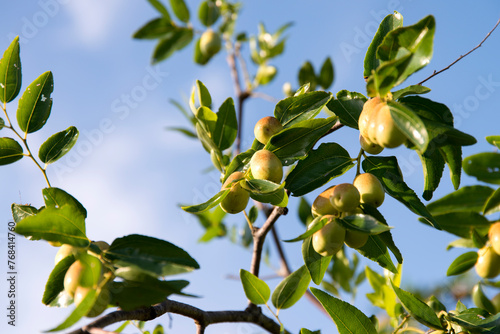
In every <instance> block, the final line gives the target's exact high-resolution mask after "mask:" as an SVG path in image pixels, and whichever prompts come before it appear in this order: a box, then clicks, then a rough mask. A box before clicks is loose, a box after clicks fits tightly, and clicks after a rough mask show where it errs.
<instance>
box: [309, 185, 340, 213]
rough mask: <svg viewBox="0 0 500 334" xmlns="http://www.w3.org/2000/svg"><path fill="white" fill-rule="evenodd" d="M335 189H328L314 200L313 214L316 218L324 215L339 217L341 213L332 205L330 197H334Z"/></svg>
mask: <svg viewBox="0 0 500 334" xmlns="http://www.w3.org/2000/svg"><path fill="white" fill-rule="evenodd" d="M333 188H335V186H333V187H330V188H328V189H326V190H325V191H323V192H322V193H321V194H319V195H318V197H316V199H315V200H314V202H313V204H312V205H311V212H312V215H313V216H314V217H316V216H324V215H334V216H338V215H339V211H338V210H337V209H336V208H335V207H334V206H333V205H332V202H331V201H330V197H332V195H333Z"/></svg>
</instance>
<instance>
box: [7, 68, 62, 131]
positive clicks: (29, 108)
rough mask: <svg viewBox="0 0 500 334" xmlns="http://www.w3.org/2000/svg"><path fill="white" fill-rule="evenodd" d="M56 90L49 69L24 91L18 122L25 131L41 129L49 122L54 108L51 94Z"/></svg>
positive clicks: (18, 109) (18, 111)
mask: <svg viewBox="0 0 500 334" xmlns="http://www.w3.org/2000/svg"><path fill="white" fill-rule="evenodd" d="M53 90H54V78H53V76H52V72H50V71H48V72H45V73H43V74H42V75H40V76H39V77H38V78H36V79H35V81H33V82H32V83H31V84H30V85H29V86H28V88H26V90H25V91H24V93H23V95H22V96H21V99H19V104H18V107H17V114H16V116H17V124H19V127H20V128H21V130H22V131H23V132H25V133H32V132H35V131H38V130H40V129H41V128H42V127H43V126H44V125H45V122H47V119H48V118H49V116H50V110H51V108H52V98H51V97H50V94H52V91H53Z"/></svg>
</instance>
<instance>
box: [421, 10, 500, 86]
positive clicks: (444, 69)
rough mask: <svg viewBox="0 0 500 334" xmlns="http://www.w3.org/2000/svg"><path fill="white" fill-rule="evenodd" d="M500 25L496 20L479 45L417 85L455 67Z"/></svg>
mask: <svg viewBox="0 0 500 334" xmlns="http://www.w3.org/2000/svg"><path fill="white" fill-rule="evenodd" d="M499 24H500V19H498V21H497V23H496V24H495V26H494V27H493V29H491V30H490V32H489V33H488V34H486V36H485V37H484V38H483V40H482V41H481V43H479V44H478V45H477V46H476V47H475V48H473V49H472V50H470V51H469V52H467V53H466V54H464V55H461V56H460V57H458V58H457V59H456V60H455V61H454V62H453V63H451V64H450V65H448V66H447V67H445V68H443V69H442V70H439V71H437V72H436V71H434V73H432V75H430V76H429V77H428V78H427V79H425V80H423V81H420V82H419V83H418V84H417V85H422V84H423V83H424V82H426V81H427V80H429V79H430V78H432V77H434V76H436V75H438V74H439V73H441V72H444V71H446V70H447V69H449V68H450V67H452V66H453V65H455V64H456V63H458V62H459V61H460V60H462V59H463V58H465V57H467V56H468V55H469V54H471V53H472V52H474V51H475V50H476V49H479V48H480V47H481V46H482V45H483V43H484V42H485V41H486V40H487V39H488V37H490V35H491V33H492V32H493V31H495V29H496V28H497V27H498V25H499Z"/></svg>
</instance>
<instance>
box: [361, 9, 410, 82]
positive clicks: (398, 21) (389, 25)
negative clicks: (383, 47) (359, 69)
mask: <svg viewBox="0 0 500 334" xmlns="http://www.w3.org/2000/svg"><path fill="white" fill-rule="evenodd" d="M402 26H403V16H402V15H401V14H400V13H398V12H396V11H394V14H389V15H387V16H386V17H385V18H384V19H383V20H382V22H380V25H379V27H378V30H377V32H376V33H375V36H374V37H373V39H372V42H371V43H370V46H369V47H368V50H366V55H365V61H364V71H363V76H364V77H365V78H368V77H369V76H370V74H371V73H372V71H373V70H376V69H377V67H378V66H379V65H380V60H379V59H378V58H377V49H378V47H379V45H380V44H382V41H383V39H384V37H385V36H386V35H387V34H388V33H389V32H390V31H392V30H394V29H396V28H399V27H402Z"/></svg>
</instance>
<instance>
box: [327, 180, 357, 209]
mask: <svg viewBox="0 0 500 334" xmlns="http://www.w3.org/2000/svg"><path fill="white" fill-rule="evenodd" d="M330 201H331V203H332V205H333V206H334V207H335V208H336V209H337V210H338V211H340V212H349V211H354V210H355V209H356V208H357V207H358V206H359V203H360V195H359V191H358V189H357V188H356V187H355V186H354V185H352V184H350V183H341V184H339V185H337V186H336V187H335V189H333V194H332V196H331V197H330Z"/></svg>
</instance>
